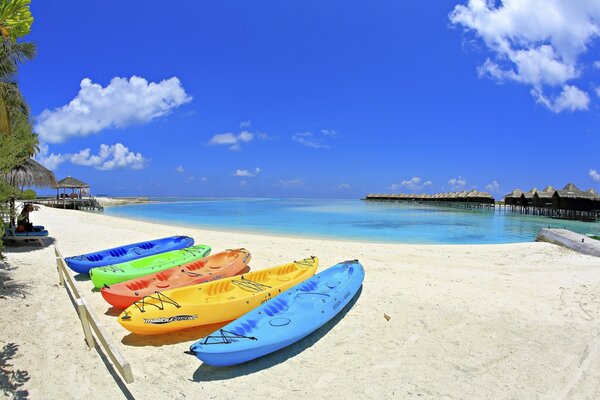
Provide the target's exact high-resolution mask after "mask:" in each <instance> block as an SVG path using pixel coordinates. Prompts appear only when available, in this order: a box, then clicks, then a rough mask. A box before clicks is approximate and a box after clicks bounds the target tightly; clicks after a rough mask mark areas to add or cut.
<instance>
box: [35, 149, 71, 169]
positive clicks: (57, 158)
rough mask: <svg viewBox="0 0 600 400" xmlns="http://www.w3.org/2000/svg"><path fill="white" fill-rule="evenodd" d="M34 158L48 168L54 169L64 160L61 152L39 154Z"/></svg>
mask: <svg viewBox="0 0 600 400" xmlns="http://www.w3.org/2000/svg"><path fill="white" fill-rule="evenodd" d="M36 160H37V161H38V162H39V163H40V164H42V165H43V166H44V167H46V168H48V169H49V170H51V171H56V170H57V169H58V167H59V166H60V164H62V163H63V162H65V161H66V158H65V157H64V156H63V155H62V154H54V153H51V154H44V155H39V156H37V157H36Z"/></svg>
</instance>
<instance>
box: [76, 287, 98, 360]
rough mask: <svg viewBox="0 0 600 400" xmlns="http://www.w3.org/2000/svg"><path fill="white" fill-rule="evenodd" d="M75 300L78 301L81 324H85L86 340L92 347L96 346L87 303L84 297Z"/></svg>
mask: <svg viewBox="0 0 600 400" xmlns="http://www.w3.org/2000/svg"><path fill="white" fill-rule="evenodd" d="M75 302H76V303H77V312H78V313H79V319H80V320H81V325H82V326H83V333H84V335H85V342H86V343H87V345H88V347H89V348H90V349H91V348H93V347H94V337H93V336H92V330H91V329H90V321H89V320H88V312H87V309H86V307H85V303H84V302H83V300H82V299H75Z"/></svg>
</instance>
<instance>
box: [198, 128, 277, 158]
mask: <svg viewBox="0 0 600 400" xmlns="http://www.w3.org/2000/svg"><path fill="white" fill-rule="evenodd" d="M249 127H250V121H243V122H241V123H240V128H241V129H242V131H241V132H240V133H238V134H236V133H233V132H227V133H217V134H216V135H214V136H213V137H212V138H211V139H210V140H209V141H208V144H210V145H217V146H229V147H228V149H229V150H231V151H238V150H241V149H242V144H244V143H249V142H251V141H252V140H254V139H255V138H258V139H259V140H270V139H272V138H271V137H270V136H269V135H267V134H266V133H262V132H257V133H253V132H250V131H248V128H249Z"/></svg>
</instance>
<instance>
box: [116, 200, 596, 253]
mask: <svg viewBox="0 0 600 400" xmlns="http://www.w3.org/2000/svg"><path fill="white" fill-rule="evenodd" d="M151 200H153V201H154V202H152V203H145V204H133V205H125V206H116V207H107V208H106V209H105V214H107V215H115V216H122V217H127V218H134V219H140V220H147V221H153V222H159V223H167V224H173V225H186V226H193V227H203V228H215V229H230V230H243V231H254V232H263V233H277V234H284V235H293V236H312V237H314V236H319V237H327V238H333V239H342V240H357V241H374V242H386V243H437V244H485V243H514V242H530V241H533V240H535V236H536V234H537V232H538V231H539V230H540V229H541V228H545V227H552V228H566V229H570V230H573V231H576V232H579V233H584V234H588V233H594V234H600V222H593V223H590V222H580V221H568V220H558V219H551V218H546V217H539V216H529V215H520V214H515V213H511V212H505V211H499V210H497V209H496V210H473V211H465V210H459V209H454V208H447V207H432V206H424V205H407V204H399V203H383V202H377V203H374V202H365V201H361V200H348V199H282V198H211V197H203V198H200V197H197V198H185V197H162V198H151Z"/></svg>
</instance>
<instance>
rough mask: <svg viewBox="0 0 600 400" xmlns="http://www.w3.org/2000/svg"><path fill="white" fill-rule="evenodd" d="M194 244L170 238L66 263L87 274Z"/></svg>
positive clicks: (189, 240) (81, 256)
mask: <svg viewBox="0 0 600 400" xmlns="http://www.w3.org/2000/svg"><path fill="white" fill-rule="evenodd" d="M193 244H194V239H192V238H191V237H189V236H170V237H166V238H162V239H156V240H150V241H148V242H142V243H133V244H127V245H125V246H121V247H115V248H113V249H107V250H101V251H97V252H95V253H88V254H82V255H79V256H73V257H67V258H65V261H66V263H67V265H68V266H69V268H71V269H72V270H73V271H75V272H78V273H80V274H87V273H88V272H89V271H90V269H92V268H96V267H104V266H106V265H112V264H119V263H123V262H127V261H133V260H137V259H138V258H142V257H148V256H153V255H155V254H160V253H164V252H167V251H173V250H179V249H185V248H186V247H190V246H192V245H193Z"/></svg>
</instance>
